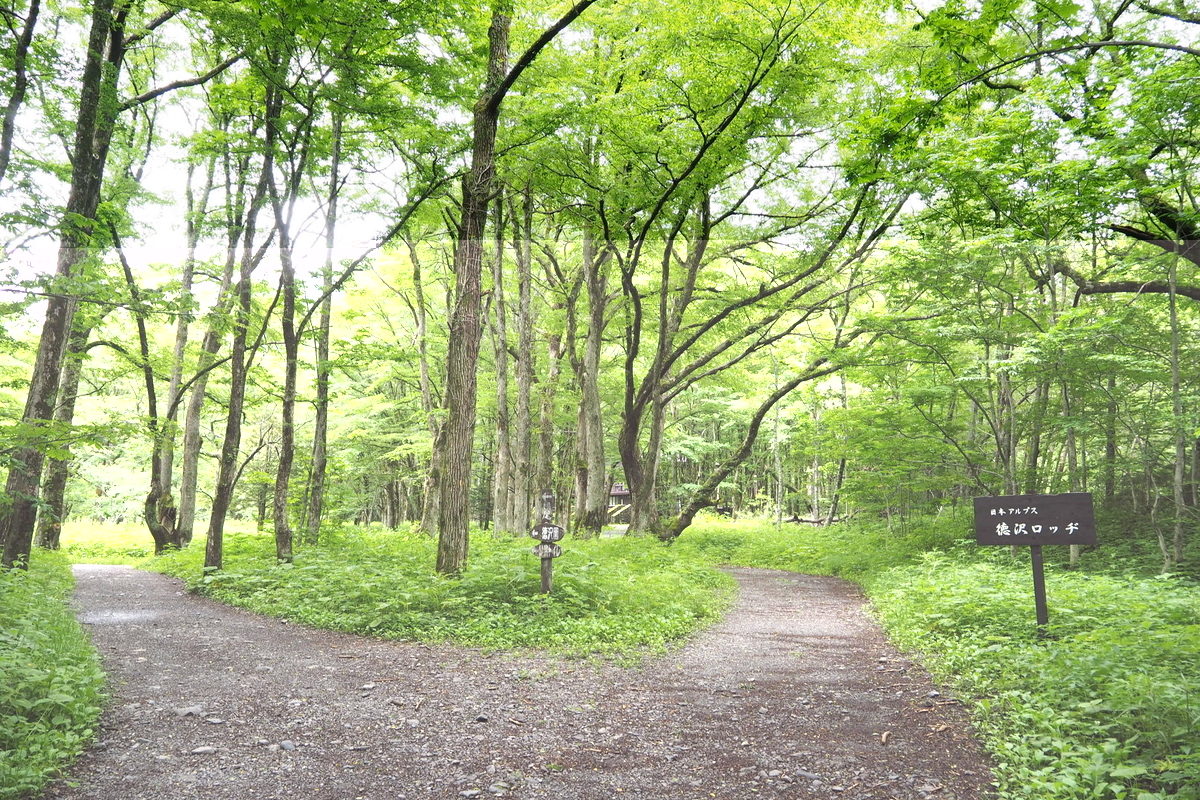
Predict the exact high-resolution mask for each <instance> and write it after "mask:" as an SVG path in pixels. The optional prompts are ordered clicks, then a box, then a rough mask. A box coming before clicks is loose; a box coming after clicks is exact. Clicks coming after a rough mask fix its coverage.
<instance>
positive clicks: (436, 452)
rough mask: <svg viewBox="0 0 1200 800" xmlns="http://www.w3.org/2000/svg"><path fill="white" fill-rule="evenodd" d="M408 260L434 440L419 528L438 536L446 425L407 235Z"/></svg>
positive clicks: (415, 256) (417, 266) (416, 263)
mask: <svg viewBox="0 0 1200 800" xmlns="http://www.w3.org/2000/svg"><path fill="white" fill-rule="evenodd" d="M404 243H405V245H406V246H407V247H408V255H409V260H410V261H411V262H412V268H413V295H414V298H415V300H416V306H415V308H414V309H413V316H414V321H415V322H416V326H417V358H418V360H419V369H420V371H419V373H418V380H419V382H420V386H421V410H422V411H423V412H424V413H425V420H426V423H427V424H428V426H429V439H430V441H431V442H432V443H433V446H432V448H431V451H430V456H429V469H428V471H427V472H426V473H425V482H424V484H423V492H422V500H421V521H420V525H419V527H420V529H421V531H422V532H423V533H425V534H427V535H429V536H436V535H437V531H438V524H439V522H440V520H441V499H442V494H441V478H442V467H441V459H442V443H441V438H442V431H443V429H444V426H443V424H442V420H441V419H439V417H438V413H437V404H436V403H435V402H434V399H433V382H432V380H431V379H430V375H429V320H428V315H427V313H426V309H425V290H424V289H423V288H422V287H423V285H424V284H423V280H422V276H421V254H420V253H419V252H418V250H417V246H416V243H415V242H414V241H413V240H412V239H411V238H408V237H406V238H405V240H404Z"/></svg>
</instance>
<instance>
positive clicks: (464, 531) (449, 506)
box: [434, 0, 595, 574]
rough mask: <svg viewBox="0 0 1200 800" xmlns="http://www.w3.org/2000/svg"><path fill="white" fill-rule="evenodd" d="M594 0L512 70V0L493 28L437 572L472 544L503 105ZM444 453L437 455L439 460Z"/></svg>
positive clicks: (458, 316) (453, 362) (453, 340)
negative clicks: (480, 376) (488, 250)
mask: <svg viewBox="0 0 1200 800" xmlns="http://www.w3.org/2000/svg"><path fill="white" fill-rule="evenodd" d="M593 2H595V0H579V2H577V3H576V4H575V5H574V6H572V8H571V9H570V10H569V11H568V12H567V13H566V14H565V15H564V16H563V17H562V18H561V19H559V21H558V22H557V23H555V24H554V25H553V26H551V27H550V28H549V29H547V30H546V31H545V32H544V33H543V34H542V35H541V36H540V37H538V39H537V40H536V41H535V42H534V44H533V45H532V46H531V47H530V48H529V49H528V50H526V51H525V53H524V54H523V55H522V56H521V58H520V59H519V60H518V62H517V64H516V66H515V67H514V68H513V69H512V70H511V71H510V70H508V68H507V62H508V32H509V26H510V23H511V21H510V19H509V13H510V12H511V2H499V0H498V2H497V4H496V5H495V6H494V7H493V9H492V23H491V26H490V27H489V29H488V64H487V79H486V83H485V85H484V89H483V92H482V95H481V97H480V98H479V102H477V103H476V104H475V113H474V126H473V132H472V153H471V169H470V171H469V172H468V173H467V175H466V176H465V177H464V178H463V197H462V212H461V217H460V223H459V229H458V237H459V238H458V242H457V246H456V248H455V252H454V269H455V273H456V281H455V289H456V291H455V304H454V313H453V316H452V317H451V320H450V348H449V352H448V354H447V357H446V425H445V430H444V440H443V439H442V437H439V443H440V444H441V451H442V458H441V469H442V476H441V486H440V490H441V509H440V515H439V518H440V524H439V526H438V555H437V571H438V572H440V573H442V574H455V573H458V572H459V571H460V570H462V568H463V567H464V566H465V565H466V562H467V553H468V549H469V535H468V531H469V521H470V503H469V500H470V489H471V455H472V450H473V444H474V438H475V400H476V384H475V372H476V369H477V367H478V362H479V338H480V332H481V324H480V301H481V280H480V279H481V276H482V272H483V232H484V226H485V225H486V223H487V213H488V202H489V200H490V198H491V194H492V182H493V173H494V171H495V153H496V128H497V125H498V123H499V119H500V104H501V103H502V102H503V100H504V96H505V94H507V92H508V90H509V88H510V87H511V86H512V84H513V82H514V81H516V80H517V78H519V77H520V75H521V73H522V72H524V70H525V69H526V68H527V67H528V66H529V65H530V64H532V63H533V61H534V59H536V58H537V56H538V54H539V53H540V52H541V50H542V49H543V48H544V47H545V46H546V45H547V44H549V43H550V42H551V41H553V40H554V38H555V37H556V36H557V35H558V34H559V33H560V32H561V31H562V30H564V29H565V28H566V27H567V26H568V25H570V24H571V22H572V21H574V20H575V19H576V18H577V17H578V16H579V15H580V14H582V13H583V12H584V10H586V9H587V7H588V6H590V5H592V3H593ZM437 460H438V459H437V457H436V456H435V458H434V461H435V462H436V461H437Z"/></svg>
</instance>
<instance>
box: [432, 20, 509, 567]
mask: <svg viewBox="0 0 1200 800" xmlns="http://www.w3.org/2000/svg"><path fill="white" fill-rule="evenodd" d="M510 24H511V20H510V19H509V16H508V12H507V9H506V8H503V7H501V6H499V5H497V6H496V7H495V8H494V9H493V11H492V23H491V26H490V28H489V29H488V65H487V83H486V85H485V88H484V90H483V94H482V96H481V97H480V99H479V102H478V103H476V105H475V119H474V133H473V137H472V140H473V150H472V154H471V169H470V171H469V172H468V173H467V175H466V176H465V177H464V178H463V188H462V194H463V197H462V218H461V223H460V226H459V230H458V237H459V238H458V242H457V245H456V247H455V252H454V271H455V274H456V281H455V293H454V294H455V302H454V314H453V316H452V317H451V320H450V346H449V351H448V353H447V356H446V427H445V431H444V439H443V440H442V442H441V444H442V445H443V451H442V452H443V457H442V475H441V486H440V490H441V504H440V505H441V508H440V523H439V525H438V554H437V571H438V572H440V573H442V574H455V573H458V572H459V571H460V570H462V568H463V567H464V566H465V565H466V563H467V555H468V549H469V533H468V531H469V526H470V498H471V463H472V458H471V456H472V452H473V449H474V442H475V400H476V369H477V366H478V363H479V337H480V332H481V324H480V305H481V294H482V286H481V280H480V278H481V276H482V273H483V247H484V242H483V234H484V226H485V225H486V224H487V214H488V203H489V202H490V200H491V195H492V182H493V179H494V172H495V153H496V128H497V125H498V123H499V118H500V106H499V102H498V101H499V100H500V99H502V98H501V97H497V94H496V93H497V91H498V90H499V88H500V83H501V81H502V80H503V77H504V74H505V72H506V71H507V69H508V32H509V26H510Z"/></svg>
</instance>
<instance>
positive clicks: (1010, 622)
mask: <svg viewBox="0 0 1200 800" xmlns="http://www.w3.org/2000/svg"><path fill="white" fill-rule="evenodd" d="M1022 555H1023V556H1024V554H1022ZM1031 583H1032V578H1031V575H1030V568H1029V563H1028V557H1027V556H1026V557H1022V558H1019V559H1016V560H1013V559H1011V558H1009V557H1007V556H1004V557H1003V558H997V557H995V556H993V557H980V556H979V555H978V554H974V553H969V552H967V551H966V550H965V548H964V549H963V550H962V551H959V552H955V553H952V554H949V555H946V554H941V555H931V556H929V557H926V558H924V559H922V560H921V562H920V563H919V564H916V565H914V566H911V567H907V568H902V569H897V570H892V571H890V572H889V573H887V574H886V575H882V576H879V577H878V578H877V579H876V580H875V581H874V582H873V584H872V587H871V596H872V599H873V601H874V602H875V605H876V608H877V609H878V611H879V615H880V617H881V618H882V620H883V621H884V623H885V624H886V625H887V627H888V628H889V629H890V631H891V632H892V634H893V637H894V638H895V639H896V640H897V641H898V642H899V644H901V646H905V647H909V648H912V649H917V650H920V651H922V652H924V653H927V654H930V655H931V658H930V659H929V664H930V666H931V667H932V668H933V669H934V671H935V672H936V673H938V674H939V675H940V676H941V677H942V678H944V679H947V680H949V681H950V682H952V683H953V684H954V685H956V686H957V687H958V689H959V690H960V692H964V693H966V694H967V695H968V696H969V697H973V698H974V709H975V712H976V720H977V724H978V726H979V729H980V731H981V732H982V734H983V735H984V737H985V739H986V741H987V743H988V746H989V748H990V749H991V751H992V753H993V755H994V757H995V758H996V761H997V764H998V769H997V777H998V779H999V783H1000V790H1001V797H1005V798H1014V800H1015V798H1027V797H1038V798H1047V799H1048V800H1049V799H1050V798H1055V799H1057V798H1064V799H1065V798H1080V799H1082V798H1113V799H1114V800H1124V798H1131V799H1132V798H1135V799H1136V800H1160V799H1162V798H1176V799H1177V800H1195V798H1200V590H1198V588H1197V586H1196V584H1195V583H1193V582H1191V581H1187V580H1183V579H1179V578H1143V577H1121V576H1114V575H1106V574H1088V573H1080V572H1072V573H1066V572H1061V571H1058V572H1052V573H1050V574H1048V575H1047V579H1046V583H1047V587H1046V589H1047V596H1048V605H1049V614H1050V628H1049V636H1048V637H1047V638H1046V639H1040V638H1038V636H1037V632H1036V630H1035V628H1036V626H1035V625H1034V621H1033V619H1032V617H1033V599H1032V587H1031Z"/></svg>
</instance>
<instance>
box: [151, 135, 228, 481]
mask: <svg viewBox="0 0 1200 800" xmlns="http://www.w3.org/2000/svg"><path fill="white" fill-rule="evenodd" d="M216 163H217V162H216V157H215V156H214V157H213V158H210V159H209V161H208V164H207V169H206V171H205V179H204V185H203V187H202V188H201V189H200V192H199V194H198V195H197V192H196V191H195V188H194V186H193V185H192V181H193V179H194V178H195V165H194V164H190V163H189V164H188V171H187V185H186V189H185V197H186V201H187V215H186V219H185V231H186V234H185V235H186V243H187V252H186V254H185V255H184V259H183V273H182V275H181V276H180V279H179V280H180V293H181V295H182V298H183V300H184V302H185V303H188V304H190V303H191V302H192V283H193V281H194V277H195V274H196V249H197V247H198V246H199V243H200V230H201V227H202V225H203V222H204V217H205V215H206V212H207V210H208V199H209V197H210V196H211V194H212V189H213V176H214V173H215V171H216ZM190 320H191V311H190V309H189V310H185V311H183V312H182V313H180V315H179V318H178V319H177V320H176V322H175V349H174V353H173V360H172V364H171V380H170V384H169V385H168V387H167V414H166V418H165V420H164V427H163V430H162V434H161V435H162V440H163V442H162V463H161V465H160V469H161V474H160V476H159V483H160V484H162V488H163V492H164V493H165V494H166V495H168V496H169V495H170V494H171V489H172V482H173V480H174V471H175V436H176V422H177V420H178V418H179V406H180V396H179V395H180V387H181V385H182V383H183V362H184V355H185V353H186V350H187V343H188V333H189V322H190Z"/></svg>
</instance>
